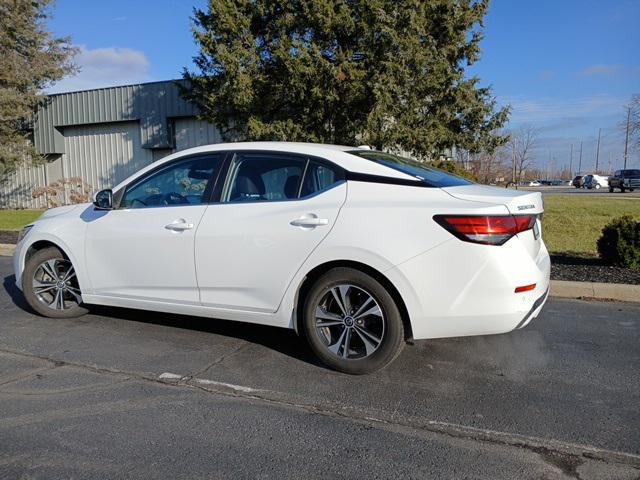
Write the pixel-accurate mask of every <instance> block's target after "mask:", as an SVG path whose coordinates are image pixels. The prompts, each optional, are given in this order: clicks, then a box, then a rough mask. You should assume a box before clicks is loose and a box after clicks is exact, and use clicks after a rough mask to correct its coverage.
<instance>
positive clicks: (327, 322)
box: [315, 284, 386, 360]
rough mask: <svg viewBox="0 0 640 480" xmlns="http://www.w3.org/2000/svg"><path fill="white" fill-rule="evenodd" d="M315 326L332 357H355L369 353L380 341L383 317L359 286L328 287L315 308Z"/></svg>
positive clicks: (370, 353)
mask: <svg viewBox="0 0 640 480" xmlns="http://www.w3.org/2000/svg"><path fill="white" fill-rule="evenodd" d="M315 326H316V330H317V332H318V335H319V337H320V338H321V339H322V341H323V343H324V344H325V346H326V348H327V349H328V350H329V351H330V352H331V353H332V354H334V355H335V356H337V357H339V358H342V359H347V360H355V359H362V358H366V357H369V356H371V355H372V354H373V353H374V352H375V351H376V350H377V349H378V347H379V346H380V345H381V344H382V341H383V339H384V335H385V331H386V319H385V316H384V313H383V311H382V309H381V308H380V305H379V304H378V302H377V301H376V299H375V298H374V297H373V295H371V293H369V292H367V291H366V290H365V289H363V288H361V287H357V286H355V285H350V284H341V285H336V286H334V287H331V288H330V289H329V290H328V291H327V292H326V293H325V294H324V295H322V297H320V301H319V302H318V304H317V306H316V308H315Z"/></svg>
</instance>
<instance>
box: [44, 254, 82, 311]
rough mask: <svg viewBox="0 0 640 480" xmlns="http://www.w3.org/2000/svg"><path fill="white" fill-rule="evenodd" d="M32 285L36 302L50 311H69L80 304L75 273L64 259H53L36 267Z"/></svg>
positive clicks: (80, 298) (80, 299)
mask: <svg viewBox="0 0 640 480" xmlns="http://www.w3.org/2000/svg"><path fill="white" fill-rule="evenodd" d="M32 285H33V293H34V294H35V295H36V297H37V299H38V301H39V302H41V303H42V304H44V305H45V306H46V307H48V308H50V309H52V310H69V309H71V308H73V307H75V306H77V305H80V304H81V303H82V296H81V293H80V287H79V285H78V279H77V277H76V272H75V270H74V269H73V265H72V264H71V262H70V261H69V260H66V259H64V258H53V259H50V260H46V261H44V262H42V263H41V264H40V265H38V267H37V268H36V270H35V272H34V274H33V281H32Z"/></svg>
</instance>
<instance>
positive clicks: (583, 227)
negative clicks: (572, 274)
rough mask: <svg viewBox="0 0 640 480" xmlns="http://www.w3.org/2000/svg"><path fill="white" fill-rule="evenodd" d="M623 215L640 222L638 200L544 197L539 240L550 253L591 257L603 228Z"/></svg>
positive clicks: (564, 196) (580, 196) (576, 196)
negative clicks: (541, 240)
mask: <svg viewBox="0 0 640 480" xmlns="http://www.w3.org/2000/svg"><path fill="white" fill-rule="evenodd" d="M598 197H599V195H598ZM622 215H631V216H632V217H634V218H635V219H636V220H640V199H633V198H629V199H624V198H620V199H617V198H615V199H614V198H597V197H591V196H589V197H588V196H586V195H547V196H546V197H545V198H544V219H543V221H542V238H543V239H544V241H545V243H546V244H547V248H548V249H549V251H550V252H552V253H568V254H573V255H579V256H594V255H597V254H598V251H597V249H596V242H597V240H598V238H600V234H601V233H602V227H604V225H605V224H606V223H608V222H609V221H610V220H611V219H612V218H615V217H620V216H622Z"/></svg>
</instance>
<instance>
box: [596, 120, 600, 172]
mask: <svg viewBox="0 0 640 480" xmlns="http://www.w3.org/2000/svg"><path fill="white" fill-rule="evenodd" d="M600 132H602V129H601V128H599V129H598V146H597V147H596V171H595V173H598V160H599V159H600Z"/></svg>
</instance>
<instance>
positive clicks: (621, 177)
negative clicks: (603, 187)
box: [609, 169, 640, 193]
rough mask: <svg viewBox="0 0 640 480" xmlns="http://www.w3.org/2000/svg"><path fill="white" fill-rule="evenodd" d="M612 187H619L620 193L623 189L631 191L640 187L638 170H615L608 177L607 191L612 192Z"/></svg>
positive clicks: (639, 172) (639, 171)
mask: <svg viewBox="0 0 640 480" xmlns="http://www.w3.org/2000/svg"><path fill="white" fill-rule="evenodd" d="M614 188H619V189H620V191H621V192H622V193H624V192H625V190H629V191H630V192H633V191H634V190H635V189H636V188H640V170H637V169H630V170H616V172H615V173H614V174H613V176H612V177H609V191H610V192H613V189H614Z"/></svg>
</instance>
